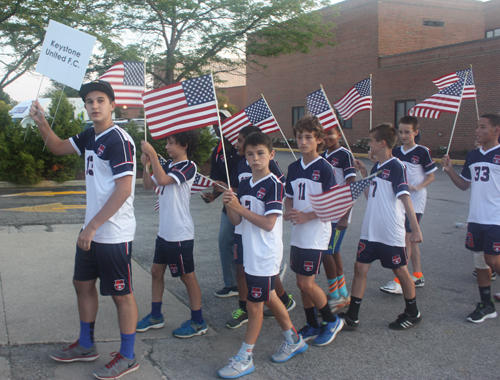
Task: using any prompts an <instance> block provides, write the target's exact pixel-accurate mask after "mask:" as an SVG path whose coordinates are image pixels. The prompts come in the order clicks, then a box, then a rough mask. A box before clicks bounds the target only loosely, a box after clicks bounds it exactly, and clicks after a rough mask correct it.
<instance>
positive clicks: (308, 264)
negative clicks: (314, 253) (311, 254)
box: [304, 261, 314, 272]
mask: <svg viewBox="0 0 500 380" xmlns="http://www.w3.org/2000/svg"><path fill="white" fill-rule="evenodd" d="M313 269H314V263H313V262H312V261H304V270H305V271H306V272H310V271H312V270H313Z"/></svg>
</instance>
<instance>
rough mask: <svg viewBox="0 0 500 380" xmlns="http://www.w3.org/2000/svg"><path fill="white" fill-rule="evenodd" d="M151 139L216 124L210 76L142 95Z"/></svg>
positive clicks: (216, 109) (212, 86) (215, 107)
mask: <svg viewBox="0 0 500 380" xmlns="http://www.w3.org/2000/svg"><path fill="white" fill-rule="evenodd" d="M142 99H143V101H144V111H145V114H146V118H147V122H148V127H149V130H150V132H151V136H152V137H153V139H155V140H157V139H161V138H163V137H167V136H169V135H172V134H174V133H178V132H183V131H189V130H192V129H196V128H202V127H205V126H207V125H213V124H218V123H219V116H218V108H217V99H216V98H215V89H214V82H213V78H212V75H211V74H208V75H203V76H201V77H198V78H194V79H189V80H185V81H183V82H180V83H175V84H172V85H170V86H165V87H161V88H158V89H156V90H152V91H148V92H145V93H144V94H142Z"/></svg>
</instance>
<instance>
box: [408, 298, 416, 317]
mask: <svg viewBox="0 0 500 380" xmlns="http://www.w3.org/2000/svg"><path fill="white" fill-rule="evenodd" d="M405 303H406V309H405V311H406V312H407V313H408V314H409V315H410V317H413V318H415V317H416V316H417V315H418V309H417V299H416V297H413V298H412V299H407V298H405Z"/></svg>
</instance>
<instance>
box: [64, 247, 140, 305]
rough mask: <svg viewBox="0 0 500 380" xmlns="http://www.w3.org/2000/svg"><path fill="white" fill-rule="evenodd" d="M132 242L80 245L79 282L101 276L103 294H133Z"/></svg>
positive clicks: (78, 249)
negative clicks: (85, 249)
mask: <svg viewBox="0 0 500 380" xmlns="http://www.w3.org/2000/svg"><path fill="white" fill-rule="evenodd" d="M131 260H132V242H129V243H118V244H104V243H96V242H94V241H93V242H91V243H90V250H88V251H84V250H82V249H81V248H80V247H78V246H76V255H75V272H74V274H73V279H74V280H76V281H91V280H95V279H96V278H99V279H100V280H101V281H100V291H101V295H103V296H123V295H126V294H130V293H132V291H133V290H132V265H131Z"/></svg>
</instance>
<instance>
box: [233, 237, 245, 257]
mask: <svg viewBox="0 0 500 380" xmlns="http://www.w3.org/2000/svg"><path fill="white" fill-rule="evenodd" d="M234 263H235V264H241V265H243V238H242V236H241V235H240V234H234Z"/></svg>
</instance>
